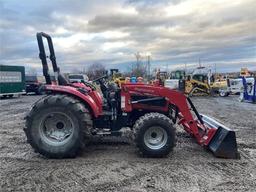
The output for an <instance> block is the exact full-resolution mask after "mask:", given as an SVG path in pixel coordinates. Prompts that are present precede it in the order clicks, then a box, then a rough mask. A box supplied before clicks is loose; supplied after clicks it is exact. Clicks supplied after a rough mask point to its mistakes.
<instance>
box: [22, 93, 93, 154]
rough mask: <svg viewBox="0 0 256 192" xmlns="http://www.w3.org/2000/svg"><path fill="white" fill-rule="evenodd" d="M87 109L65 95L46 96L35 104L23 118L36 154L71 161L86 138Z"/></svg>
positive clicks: (90, 120) (88, 128) (90, 122)
mask: <svg viewBox="0 0 256 192" xmlns="http://www.w3.org/2000/svg"><path fill="white" fill-rule="evenodd" d="M91 127H92V119H91V115H90V112H89V110H88V109H87V108H86V107H85V106H84V105H83V104H82V103H81V102H80V101H79V100H77V99H75V98H73V97H71V96H68V95H61V94H57V95H48V96H45V97H43V98H42V99H40V100H39V101H37V102H36V103H35V104H34V106H33V107H32V109H31V111H30V113H29V114H28V115H27V117H26V127H25V128H24V131H25V133H26V136H27V140H28V143H29V144H30V145H31V146H32V147H33V148H34V149H35V151H36V152H39V153H40V154H42V155H44V156H46V157H48V158H73V157H75V156H77V154H78V153H79V152H80V149H81V148H82V147H83V140H84V136H85V135H86V136H88V135H89V130H90V128H91Z"/></svg>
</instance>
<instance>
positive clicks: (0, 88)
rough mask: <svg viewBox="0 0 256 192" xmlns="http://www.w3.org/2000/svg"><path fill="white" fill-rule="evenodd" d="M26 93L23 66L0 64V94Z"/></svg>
mask: <svg viewBox="0 0 256 192" xmlns="http://www.w3.org/2000/svg"><path fill="white" fill-rule="evenodd" d="M24 93H26V85H25V67H23V66H7V65H0V96H5V95H11V96H12V95H20V94H24Z"/></svg>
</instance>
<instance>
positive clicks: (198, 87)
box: [185, 73, 229, 97]
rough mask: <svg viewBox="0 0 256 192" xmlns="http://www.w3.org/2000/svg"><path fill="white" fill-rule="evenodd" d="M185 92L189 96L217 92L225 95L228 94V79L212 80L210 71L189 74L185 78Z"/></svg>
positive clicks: (214, 93)
mask: <svg viewBox="0 0 256 192" xmlns="http://www.w3.org/2000/svg"><path fill="white" fill-rule="evenodd" d="M185 93H186V94H188V95H189V96H195V95H197V96H199V95H200V96H202V95H216V94H219V96H221V97H225V96H228V95H229V85H228V80H227V79H224V80H218V81H214V79H213V77H212V75H211V74H210V73H208V74H206V73H204V74H194V75H189V76H187V79H186V80H185Z"/></svg>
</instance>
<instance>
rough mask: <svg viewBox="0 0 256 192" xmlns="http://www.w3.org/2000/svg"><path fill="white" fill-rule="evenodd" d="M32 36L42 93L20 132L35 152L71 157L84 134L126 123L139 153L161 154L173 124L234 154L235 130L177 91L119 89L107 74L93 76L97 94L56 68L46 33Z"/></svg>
mask: <svg viewBox="0 0 256 192" xmlns="http://www.w3.org/2000/svg"><path fill="white" fill-rule="evenodd" d="M43 37H44V38H46V39H47V41H48V45H49V51H50V57H49V58H50V60H51V62H52V67H53V71H54V73H55V76H56V78H57V79H58V84H57V85H53V84H52V82H51V80H50V75H49V72H48V71H49V68H48V64H47V56H46V54H45V49H44V45H43ZM37 40H38V45H39V51H40V54H39V57H40V59H41V61H42V65H43V74H44V76H45V79H46V85H45V86H44V90H45V92H46V93H47V96H45V97H43V98H41V99H40V100H39V101H37V102H36V103H35V104H34V105H33V107H32V109H31V111H30V112H29V114H28V115H27V118H26V127H25V129H24V131H25V133H26V136H27V140H28V142H29V143H30V144H31V146H32V147H33V148H34V149H35V151H37V152H39V153H40V154H42V155H44V156H46V157H49V158H67V157H75V156H76V155H77V154H78V152H79V151H80V149H81V148H82V146H83V145H84V143H85V141H86V140H87V139H88V137H92V136H93V135H98V134H101V135H104V134H106V135H119V134H120V130H121V128H123V127H129V128H131V130H132V131H133V133H134V140H135V143H136V146H137V147H138V149H139V151H140V152H141V154H142V155H143V156H147V157H163V156H166V155H168V154H169V152H170V151H171V150H172V149H173V147H174V146H175V128H174V124H175V123H177V124H179V125H180V126H182V127H183V128H184V129H185V130H186V132H188V134H190V135H192V136H193V137H195V139H196V141H197V142H198V143H199V144H200V145H202V146H204V147H205V148H207V149H209V150H211V151H212V152H213V153H214V155H215V156H217V157H223V158H238V157H239V154H238V152H237V143H236V136H235V132H234V131H232V130H230V129H228V128H226V127H225V126H224V125H222V124H220V123H219V122H217V121H215V120H214V119H212V118H210V117H207V116H205V115H201V114H199V113H198V112H197V110H196V108H195V107H194V105H193V103H192V102H191V100H190V99H189V98H188V97H186V96H185V95H183V94H182V93H180V92H178V91H175V90H172V89H169V88H165V87H162V86H157V85H149V84H131V83H124V84H122V86H121V88H120V87H118V86H117V85H116V84H114V83H108V82H107V81H105V79H106V78H107V76H106V75H105V76H102V77H100V78H98V79H96V80H94V81H95V82H97V83H98V84H99V85H100V88H101V91H102V94H100V93H99V92H97V91H96V89H95V87H94V86H93V85H92V84H90V83H85V84H82V83H74V84H71V83H69V82H68V81H67V80H66V79H65V78H64V77H63V75H62V74H61V73H60V70H59V68H58V67H57V64H56V58H55V53H54V49H53V44H52V39H51V37H50V36H49V35H47V34H45V33H43V32H41V33H37ZM102 95H103V96H102Z"/></svg>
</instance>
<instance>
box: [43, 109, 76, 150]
mask: <svg viewBox="0 0 256 192" xmlns="http://www.w3.org/2000/svg"><path fill="white" fill-rule="evenodd" d="M73 132H74V122H73V120H72V119H71V118H70V117H69V116H68V115H66V114H65V113H62V112H51V113H48V114H47V115H46V116H44V117H43V118H42V121H41V124H40V135H41V138H42V139H43V140H44V141H45V142H46V143H48V144H50V145H54V146H56V145H63V144H65V143H66V142H68V140H69V139H70V138H71V136H72V134H73Z"/></svg>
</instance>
